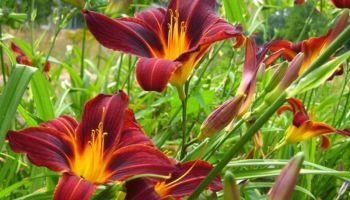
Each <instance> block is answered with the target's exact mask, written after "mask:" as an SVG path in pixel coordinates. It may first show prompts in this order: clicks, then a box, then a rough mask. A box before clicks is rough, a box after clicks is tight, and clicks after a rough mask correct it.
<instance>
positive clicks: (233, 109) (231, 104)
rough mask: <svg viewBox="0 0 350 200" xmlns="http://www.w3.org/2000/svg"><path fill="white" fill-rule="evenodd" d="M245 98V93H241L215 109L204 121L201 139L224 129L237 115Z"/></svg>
mask: <svg viewBox="0 0 350 200" xmlns="http://www.w3.org/2000/svg"><path fill="white" fill-rule="evenodd" d="M244 100H245V95H244V94H239V95H237V96H235V97H233V98H231V99H229V100H227V101H225V102H224V103H223V104H222V105H221V106H219V107H218V108H217V109H215V110H214V111H213V112H212V113H211V114H210V115H209V116H208V117H207V118H206V119H205V120H204V122H203V124H202V126H201V133H200V135H199V136H198V138H199V139H203V138H205V137H210V136H212V135H214V134H215V133H217V132H219V131H221V130H222V129H224V128H225V127H226V126H227V125H229V124H230V122H231V121H232V120H233V119H234V118H235V117H237V115H238V112H239V111H240V108H241V105H242V103H243V102H244Z"/></svg>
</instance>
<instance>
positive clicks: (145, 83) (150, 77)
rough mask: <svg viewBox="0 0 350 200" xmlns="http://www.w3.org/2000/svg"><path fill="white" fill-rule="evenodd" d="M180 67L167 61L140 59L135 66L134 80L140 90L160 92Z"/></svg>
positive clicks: (178, 63) (176, 63) (178, 64)
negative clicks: (135, 79)
mask: <svg viewBox="0 0 350 200" xmlns="http://www.w3.org/2000/svg"><path fill="white" fill-rule="evenodd" d="M180 65H181V63H180V62H174V61H171V60H167V59H158V58H140V59H139V61H138V62H137V64H136V78H137V81H138V83H139V84H140V86H141V87H142V89H144V90H146V91H157V92H162V91H163V90H164V89H165V88H166V86H167V84H168V83H169V81H170V78H171V76H172V74H173V73H174V71H175V70H176V69H177V68H178V67H179V66H180Z"/></svg>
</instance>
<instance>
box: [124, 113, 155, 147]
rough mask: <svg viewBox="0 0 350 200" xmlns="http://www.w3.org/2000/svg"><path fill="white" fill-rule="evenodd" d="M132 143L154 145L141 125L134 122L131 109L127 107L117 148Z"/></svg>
mask: <svg viewBox="0 0 350 200" xmlns="http://www.w3.org/2000/svg"><path fill="white" fill-rule="evenodd" d="M133 144H143V145H148V146H154V145H153V143H152V141H151V140H150V139H149V138H148V137H147V136H146V135H145V133H144V132H143V130H142V128H141V126H140V125H139V124H138V123H137V122H136V119H135V117H134V113H133V111H132V110H131V109H129V110H128V111H127V112H126V114H125V120H124V128H123V131H122V133H121V138H120V140H119V144H118V148H122V147H126V146H129V145H133Z"/></svg>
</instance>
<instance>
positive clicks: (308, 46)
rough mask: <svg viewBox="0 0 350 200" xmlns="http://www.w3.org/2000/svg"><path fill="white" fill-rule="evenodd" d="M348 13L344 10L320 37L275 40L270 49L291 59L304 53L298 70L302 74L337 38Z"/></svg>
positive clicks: (345, 22)
mask: <svg viewBox="0 0 350 200" xmlns="http://www.w3.org/2000/svg"><path fill="white" fill-rule="evenodd" d="M348 16H349V14H348V13H347V12H345V13H344V14H342V15H341V16H340V17H339V19H338V20H337V22H336V24H335V26H334V27H333V28H332V29H330V30H329V31H328V33H327V34H326V35H324V36H321V37H312V38H309V39H307V40H304V41H301V42H298V43H292V42H290V41H288V40H275V41H273V42H272V44H271V46H270V49H269V50H270V51H272V52H280V53H281V54H282V56H283V57H284V58H286V59H287V60H292V59H293V58H294V57H295V56H296V55H297V54H298V53H300V52H302V53H304V61H303V64H302V66H301V68H300V70H299V75H300V74H302V73H303V72H304V71H305V70H306V69H308V67H309V66H310V65H311V64H312V62H313V61H315V59H317V57H318V56H319V55H320V54H321V53H322V51H323V50H324V49H326V48H327V47H328V46H329V45H330V43H331V42H332V41H333V40H334V39H335V38H337V37H338V36H339V35H340V33H341V32H342V31H343V30H344V28H345V27H346V25H347V22H348Z"/></svg>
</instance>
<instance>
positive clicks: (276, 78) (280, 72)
mask: <svg viewBox="0 0 350 200" xmlns="http://www.w3.org/2000/svg"><path fill="white" fill-rule="evenodd" d="M287 69H288V62H283V63H281V64H279V65H278V66H277V69H276V71H275V72H274V73H273V74H272V77H271V80H270V82H269V84H268V85H267V86H266V87H265V91H267V92H269V91H271V90H273V89H274V88H275V87H276V86H277V85H278V84H279V83H280V81H281V80H282V78H283V77H284V75H285V74H286V71H287Z"/></svg>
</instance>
